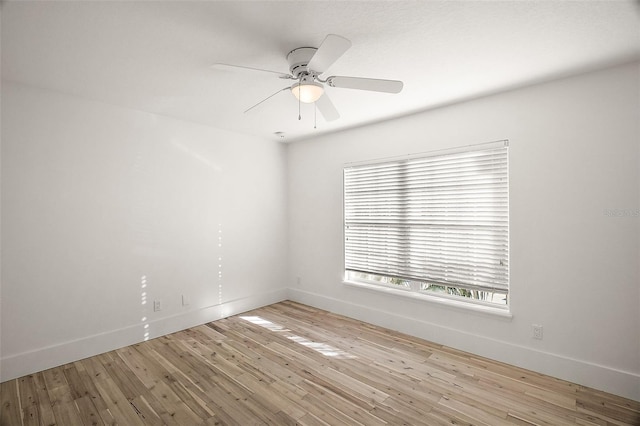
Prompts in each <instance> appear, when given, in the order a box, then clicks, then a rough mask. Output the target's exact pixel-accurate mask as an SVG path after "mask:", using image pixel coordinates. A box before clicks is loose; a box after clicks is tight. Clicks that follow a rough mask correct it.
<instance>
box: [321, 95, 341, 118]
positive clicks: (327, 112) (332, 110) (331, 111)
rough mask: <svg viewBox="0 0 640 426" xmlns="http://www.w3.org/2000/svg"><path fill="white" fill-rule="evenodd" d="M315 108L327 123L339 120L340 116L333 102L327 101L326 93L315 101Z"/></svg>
mask: <svg viewBox="0 0 640 426" xmlns="http://www.w3.org/2000/svg"><path fill="white" fill-rule="evenodd" d="M316 108H318V111H320V114H322V116H323V117H324V119H325V120H327V121H333V120H337V119H338V118H340V114H338V110H337V109H336V107H335V106H334V105H333V102H331V99H329V96H328V95H327V92H325V93H324V94H323V95H322V96H320V99H318V100H317V101H316Z"/></svg>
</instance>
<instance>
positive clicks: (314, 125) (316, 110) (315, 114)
mask: <svg viewBox="0 0 640 426" xmlns="http://www.w3.org/2000/svg"><path fill="white" fill-rule="evenodd" d="M317 124H318V105H317V104H316V103H315V102H314V103H313V128H314V129H317V127H316V125H317Z"/></svg>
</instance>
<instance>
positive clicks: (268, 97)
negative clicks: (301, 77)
mask: <svg viewBox="0 0 640 426" xmlns="http://www.w3.org/2000/svg"><path fill="white" fill-rule="evenodd" d="M285 90H291V87H285V88H283V89H280V90H278V91H277V92H276V93H274V94H273V95H269V96H267V97H266V98H264V99H263V100H261V101H260V102H258V103H257V104H255V105H254V106H252V107H251V108H248V109H246V110H245V111H244V112H245V113H247V112H249V111H251V110H252V109H254V108H255V107H257V106H258V105H260V104H261V103H263V102H266V101H268V100H269V99H271V98H273V97H274V96H275V95H277V94H278V93H280V92H284V91H285Z"/></svg>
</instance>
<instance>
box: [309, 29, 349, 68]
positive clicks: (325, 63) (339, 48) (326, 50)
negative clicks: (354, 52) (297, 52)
mask: <svg viewBox="0 0 640 426" xmlns="http://www.w3.org/2000/svg"><path fill="white" fill-rule="evenodd" d="M350 47H351V42H350V41H349V40H347V39H346V38H344V37H340V36H339V35H335V34H329V35H328V36H326V37H325V39H324V41H323V42H322V44H321V45H320V47H319V48H318V50H317V51H316V53H315V54H314V55H313V57H312V58H311V60H310V61H309V64H307V70H310V71H316V72H318V73H320V74H322V73H323V72H325V71H326V70H327V69H329V67H330V66H331V65H332V64H333V63H334V62H335V61H336V60H337V59H338V58H339V57H340V56H342V55H343V54H344V52H346V51H347V50H349V48H350Z"/></svg>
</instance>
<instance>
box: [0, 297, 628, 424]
mask: <svg viewBox="0 0 640 426" xmlns="http://www.w3.org/2000/svg"><path fill="white" fill-rule="evenodd" d="M0 408H1V409H0V426H26V425H45V426H54V425H55V426H76V425H78V426H84V425H96V426H103V425H108V426H116V425H121V426H147V425H168V426H198V425H203V426H214V425H215V426H223V425H243V426H244V425H278V426H280V425H308V426H316V425H317V426H320V425H322V426H326V425H349V426H351V425H365V426H369V425H374V426H375V425H430V426H431V425H436V426H437V425H451V424H456V425H490V426H498V425H553V426H557V425H583V426H603V425H635V426H638V425H640V402H638V401H632V400H629V399H625V398H621V397H618V396H615V395H611V394H607V393H606V392H602V391H598V390H594V389H590V388H586V387H584V386H580V385H576V384H574V383H570V382H566V381H563V380H559V379H556V378H552V377H548V376H545V375H542V374H539V373H535V372H531V371H528V370H525V369H522V368H518V367H513V366H509V365H506V364H503V363H499V362H496V361H493V360H489V359H486V358H481V357H477V356H474V355H472V354H469V353H465V352H462V351H458V350H454V349H451V348H447V347H445V346H442V345H438V344H435V343H432V342H428V341H425V340H422V339H419V338H417V337H414V336H408V335H405V334H402V333H398V332H394V331H391V330H388V329H385V328H382V327H378V326H375V325H372V324H366V323H363V322H360V321H357V320H355V319H351V318H345V317H342V316H340V315H337V314H333V313H329V312H326V311H323V310H320V309H317V308H313V307H310V306H305V305H301V304H298V303H295V302H291V301H285V302H281V303H277V304H274V305H270V306H265V307H263V308H259V309H255V310H253V311H250V312H246V313H244V314H241V315H236V316H233V317H229V318H225V319H222V320H219V321H215V322H212V323H208V324H203V325H200V326H197V327H193V328H190V329H188V330H183V331H181V332H178V333H174V334H171V335H168V336H163V337H160V338H157V339H154V340H150V341H146V342H142V343H139V344H135V345H132V346H128V347H125V348H121V349H118V350H116V351H111V352H107V353H104V354H101V355H98V356H95V357H91V358H87V359H84V360H81V361H77V362H74V363H70V364H66V365H62V366H60V367H56V368H52V369H49V370H46V371H42V372H39V373H36V374H32V375H29V376H25V377H21V378H18V379H15V380H10V381H7V382H4V383H2V384H1V385H0Z"/></svg>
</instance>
